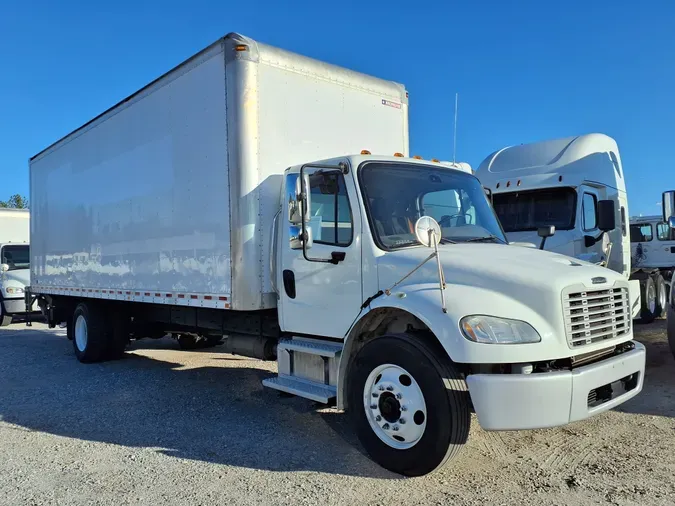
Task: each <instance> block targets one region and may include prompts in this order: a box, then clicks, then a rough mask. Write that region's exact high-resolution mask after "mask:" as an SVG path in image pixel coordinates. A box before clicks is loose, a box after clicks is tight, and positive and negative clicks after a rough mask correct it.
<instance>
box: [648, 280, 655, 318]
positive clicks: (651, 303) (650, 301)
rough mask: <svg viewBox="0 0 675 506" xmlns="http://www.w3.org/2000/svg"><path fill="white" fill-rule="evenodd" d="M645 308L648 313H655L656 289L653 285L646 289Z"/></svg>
mask: <svg viewBox="0 0 675 506" xmlns="http://www.w3.org/2000/svg"><path fill="white" fill-rule="evenodd" d="M647 307H648V308H649V312H650V313H652V314H654V313H655V312H656V289H655V288H654V285H651V286H650V287H649V288H648V289H647Z"/></svg>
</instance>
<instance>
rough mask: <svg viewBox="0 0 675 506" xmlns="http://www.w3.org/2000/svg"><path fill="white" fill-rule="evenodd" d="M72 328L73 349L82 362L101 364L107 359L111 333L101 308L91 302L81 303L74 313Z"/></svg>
mask: <svg viewBox="0 0 675 506" xmlns="http://www.w3.org/2000/svg"><path fill="white" fill-rule="evenodd" d="M72 327H73V332H72V333H73V349H74V350H75V356H76V357H77V359H78V360H79V361H80V362H82V363H92V362H100V361H102V360H105V359H106V358H107V357H106V355H107V352H108V346H109V344H110V331H109V330H108V329H107V327H106V318H105V313H104V312H103V311H102V309H101V307H100V306H98V305H96V304H92V303H89V302H81V303H79V304H78V305H77V307H75V311H74V312H73V318H72Z"/></svg>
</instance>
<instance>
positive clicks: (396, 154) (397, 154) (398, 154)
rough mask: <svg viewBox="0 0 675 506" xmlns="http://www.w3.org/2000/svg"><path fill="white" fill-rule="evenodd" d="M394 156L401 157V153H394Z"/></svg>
mask: <svg viewBox="0 0 675 506" xmlns="http://www.w3.org/2000/svg"><path fill="white" fill-rule="evenodd" d="M394 156H395V157H397V158H403V153H394Z"/></svg>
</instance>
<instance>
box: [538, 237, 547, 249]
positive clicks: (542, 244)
mask: <svg viewBox="0 0 675 506" xmlns="http://www.w3.org/2000/svg"><path fill="white" fill-rule="evenodd" d="M546 239H548V237H542V238H541V242H540V243H539V249H544V244H546Z"/></svg>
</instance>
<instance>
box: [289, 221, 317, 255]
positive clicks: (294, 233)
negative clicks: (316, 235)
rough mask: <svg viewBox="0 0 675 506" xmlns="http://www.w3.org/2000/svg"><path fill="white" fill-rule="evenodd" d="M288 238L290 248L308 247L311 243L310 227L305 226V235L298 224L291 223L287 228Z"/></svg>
mask: <svg viewBox="0 0 675 506" xmlns="http://www.w3.org/2000/svg"><path fill="white" fill-rule="evenodd" d="M288 235H289V238H290V243H291V244H290V246H291V249H296V250H297V249H303V246H304V249H310V248H311V247H312V244H313V239H312V229H311V228H310V227H305V237H303V234H302V227H301V226H300V225H291V228H290V229H289V233H288Z"/></svg>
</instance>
